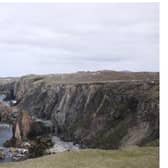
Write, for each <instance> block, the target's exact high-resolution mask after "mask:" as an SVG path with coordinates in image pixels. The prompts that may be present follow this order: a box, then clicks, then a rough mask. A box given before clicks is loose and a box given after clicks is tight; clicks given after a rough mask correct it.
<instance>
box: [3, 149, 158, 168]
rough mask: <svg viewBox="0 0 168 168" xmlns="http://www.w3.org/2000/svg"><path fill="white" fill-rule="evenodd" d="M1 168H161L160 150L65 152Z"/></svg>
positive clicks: (4, 164)
mask: <svg viewBox="0 0 168 168" xmlns="http://www.w3.org/2000/svg"><path fill="white" fill-rule="evenodd" d="M0 168H159V148H158V147H142V148H140V147H131V148H127V149H121V150H97V149H95V150H94V149H89V150H81V151H76V152H64V153H59V154H56V155H49V156H44V157H41V158H37V159H29V160H26V161H22V162H16V163H2V164H0Z"/></svg>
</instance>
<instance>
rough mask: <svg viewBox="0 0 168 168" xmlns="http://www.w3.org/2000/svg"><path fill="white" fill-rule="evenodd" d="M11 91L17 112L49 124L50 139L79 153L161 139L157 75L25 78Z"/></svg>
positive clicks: (108, 73)
mask: <svg viewBox="0 0 168 168" xmlns="http://www.w3.org/2000/svg"><path fill="white" fill-rule="evenodd" d="M10 86H11V88H10V87H6V88H5V89H6V90H10V91H11V92H12V93H11V95H13V97H14V98H16V100H17V108H19V109H23V110H25V111H28V112H29V113H30V114H31V115H32V116H35V117H37V118H41V119H43V120H51V121H52V123H53V133H54V134H56V135H58V136H59V137H61V138H62V139H64V140H67V141H73V142H75V143H79V144H81V145H82V146H83V147H85V146H87V147H93V148H95V147H98V148H105V149H113V148H119V147H121V146H127V145H145V144H147V143H149V142H152V141H154V140H156V139H158V138H159V73H131V72H114V71H99V72H79V73H77V74H62V75H41V76H39V75H37V76H36V75H29V76H24V77H22V78H20V79H19V80H16V81H15V82H14V83H12V84H11V85H10ZM5 89H4V90H5ZM2 90H3V89H2Z"/></svg>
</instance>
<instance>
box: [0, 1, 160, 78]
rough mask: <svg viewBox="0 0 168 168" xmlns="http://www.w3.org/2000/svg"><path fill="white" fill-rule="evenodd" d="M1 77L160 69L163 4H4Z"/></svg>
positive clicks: (0, 9)
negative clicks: (160, 15)
mask: <svg viewBox="0 0 168 168" xmlns="http://www.w3.org/2000/svg"><path fill="white" fill-rule="evenodd" d="M0 61H1V65H0V77H7V76H21V75H25V74H50V73H52V74H53V73H71V72H76V71H96V70H116V71H123V70H129V71H159V3H97V4H96V3H69V4H68V3H62V4H61V3H53V4H52V3H39V4H38V3H32V4H31V3H27V4H26V3H25V4H24V3H23V4H21V3H13V4H12V3H7V4H5V3H0Z"/></svg>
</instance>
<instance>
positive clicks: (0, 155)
mask: <svg viewBox="0 0 168 168" xmlns="http://www.w3.org/2000/svg"><path fill="white" fill-rule="evenodd" d="M3 159H5V152H4V151H3V150H0V160H3Z"/></svg>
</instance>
